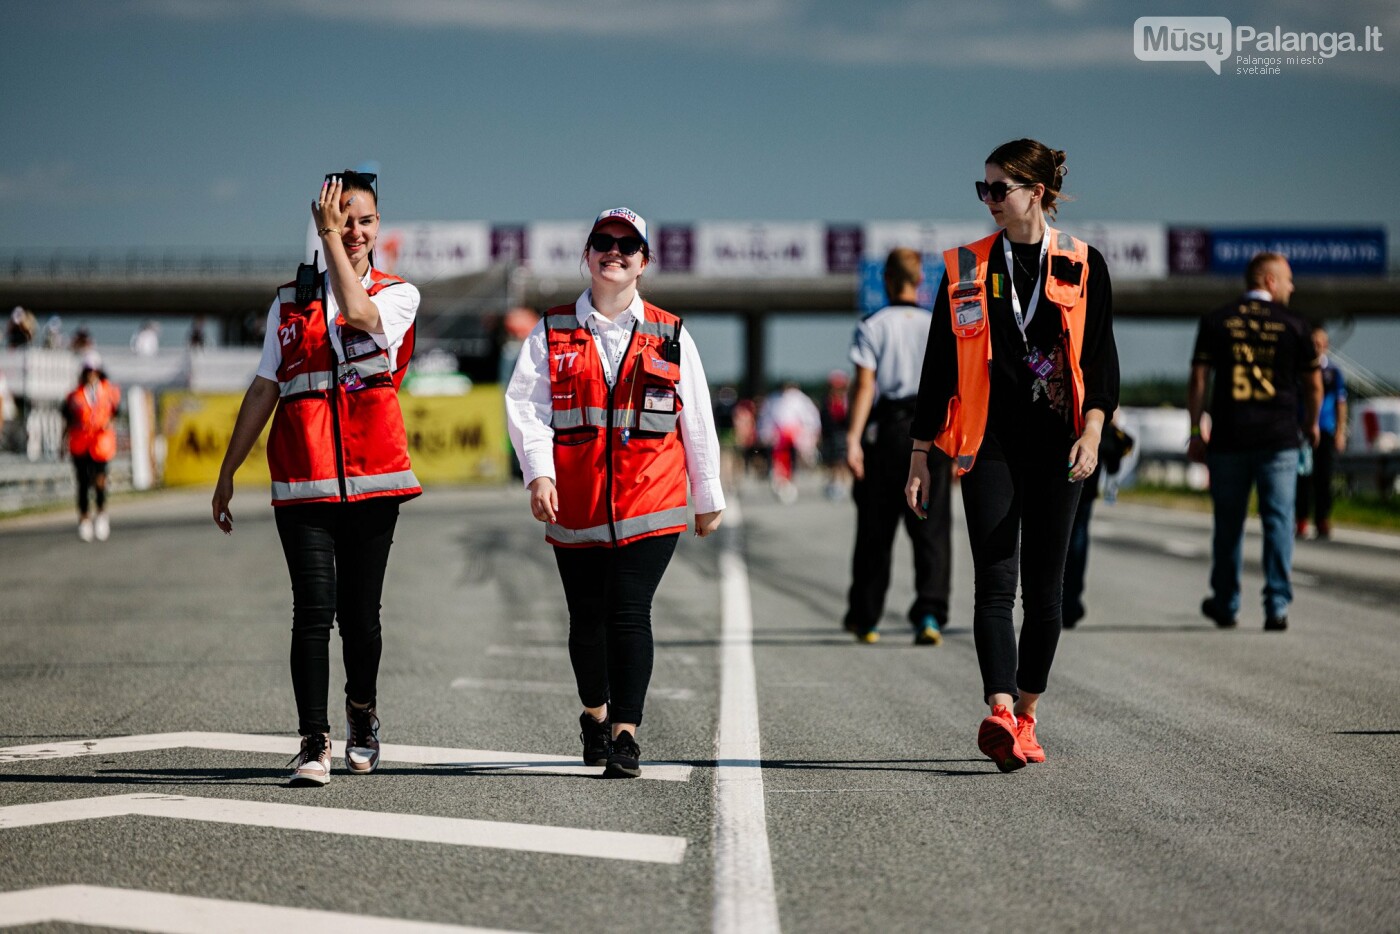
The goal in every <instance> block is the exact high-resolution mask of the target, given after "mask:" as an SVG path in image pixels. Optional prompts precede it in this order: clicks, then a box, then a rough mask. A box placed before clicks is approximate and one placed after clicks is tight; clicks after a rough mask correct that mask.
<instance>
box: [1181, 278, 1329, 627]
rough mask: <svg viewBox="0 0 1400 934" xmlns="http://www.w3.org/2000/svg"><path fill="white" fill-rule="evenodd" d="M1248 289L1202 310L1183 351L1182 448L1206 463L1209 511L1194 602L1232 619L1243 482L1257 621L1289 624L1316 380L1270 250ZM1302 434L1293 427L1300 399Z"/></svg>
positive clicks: (1287, 281) (1300, 324) (1224, 622)
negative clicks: (1253, 523)
mask: <svg viewBox="0 0 1400 934" xmlns="http://www.w3.org/2000/svg"><path fill="white" fill-rule="evenodd" d="M1245 282H1246V284H1247V285H1248V288H1249V291H1247V292H1245V293H1244V295H1243V296H1241V297H1240V299H1239V300H1238V301H1235V302H1231V303H1230V304H1228V305H1226V306H1224V307H1222V308H1219V309H1217V310H1215V311H1213V312H1211V313H1210V314H1208V315H1206V316H1205V317H1204V318H1202V319H1201V326H1200V330H1199V331H1197V333H1196V349H1195V352H1194V353H1193V354H1192V357H1191V380H1190V383H1189V384H1188V387H1187V402H1186V406H1187V408H1188V409H1189V410H1190V413H1191V441H1190V444H1189V446H1188V448H1187V456H1188V457H1189V458H1190V459H1191V460H1193V461H1195V462H1197V463H1204V464H1208V465H1209V467H1210V495H1211V502H1212V503H1213V505H1214V511H1215V532H1214V537H1213V541H1212V545H1211V569H1210V586H1211V596H1209V597H1207V598H1206V599H1205V600H1204V601H1203V602H1202V603H1201V612H1202V613H1203V614H1205V615H1206V616H1208V617H1209V618H1211V619H1213V620H1214V621H1215V623H1216V625H1218V626H1220V627H1222V628H1228V627H1231V626H1234V625H1235V624H1236V618H1235V614H1236V613H1237V612H1238V611H1239V605H1240V569H1241V565H1242V563H1243V557H1244V554H1243V544H1244V520H1245V513H1246V511H1247V510H1248V508H1249V492H1250V488H1251V487H1257V489H1258V491H1259V517H1260V519H1261V520H1262V522H1263V526H1264V628H1265V629H1266V630H1270V631H1280V630H1283V629H1287V628H1288V605H1289V604H1290V603H1291V602H1292V601H1293V586H1292V581H1291V575H1292V564H1293V507H1294V502H1295V498H1296V495H1297V478H1298V448H1299V445H1300V444H1314V445H1315V444H1316V443H1317V437H1318V427H1317V416H1318V406H1319V404H1320V403H1321V399H1322V380H1321V378H1320V376H1319V374H1318V369H1317V353H1316V351H1315V350H1314V348H1313V343H1312V337H1311V334H1310V330H1311V329H1310V328H1309V326H1308V323H1307V322H1306V321H1305V320H1303V318H1302V317H1300V316H1299V315H1296V314H1294V313H1292V312H1291V311H1289V310H1288V307H1287V306H1288V300H1289V298H1290V297H1291V296H1292V294H1293V272H1292V270H1291V269H1290V268H1289V266H1288V260H1287V259H1286V258H1284V257H1283V256H1282V255H1280V254H1278V253H1260V254H1258V255H1256V256H1255V257H1254V258H1253V259H1252V260H1250V263H1249V268H1248V269H1247V270H1246V272H1245ZM1211 375H1213V376H1214V384H1215V385H1214V391H1213V392H1212V394H1211V401H1210V417H1211V421H1210V424H1211V430H1210V436H1209V438H1208V439H1207V438H1205V437H1203V436H1202V434H1201V413H1202V411H1203V409H1204V407H1205V399H1206V383H1207V380H1208V378H1209V377H1210V376H1211ZM1300 401H1301V402H1302V411H1303V413H1304V417H1303V425H1304V426H1305V427H1304V431H1305V432H1306V433H1307V437H1306V438H1299V436H1298V421H1297V419H1298V411H1299V402H1300Z"/></svg>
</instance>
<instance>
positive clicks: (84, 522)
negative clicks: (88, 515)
mask: <svg viewBox="0 0 1400 934" xmlns="http://www.w3.org/2000/svg"><path fill="white" fill-rule="evenodd" d="M78 537H79V538H81V539H82V540H83V541H85V542H90V541H92V520H91V519H79V520H78Z"/></svg>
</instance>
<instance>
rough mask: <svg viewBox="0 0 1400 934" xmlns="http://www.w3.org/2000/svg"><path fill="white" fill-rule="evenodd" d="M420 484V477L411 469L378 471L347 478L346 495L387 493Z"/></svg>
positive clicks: (410, 488)
mask: <svg viewBox="0 0 1400 934" xmlns="http://www.w3.org/2000/svg"><path fill="white" fill-rule="evenodd" d="M418 486H419V483H418V478H417V477H415V476H414V475H413V471H411V470H400V471H399V472H397V473H377V474H370V475H368V476H363V477H346V478H345V495H346V496H361V495H363V494H365V493H387V492H389V491H390V490H412V489H416V488H417V487H418Z"/></svg>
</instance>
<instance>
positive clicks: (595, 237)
mask: <svg viewBox="0 0 1400 934" xmlns="http://www.w3.org/2000/svg"><path fill="white" fill-rule="evenodd" d="M645 245H646V241H645V240H643V239H642V238H641V237H631V236H628V237H614V236H613V235H612V234H605V233H593V234H589V235H588V247H589V249H591V250H593V251H594V252H597V253H610V252H612V248H613V246H616V247H617V251H618V252H619V253H621V254H622V255H623V256H631V255H633V254H634V253H636V252H637V251H638V250H640V249H641V248H642V247H643V246H645Z"/></svg>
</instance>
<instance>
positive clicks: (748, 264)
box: [693, 221, 826, 279]
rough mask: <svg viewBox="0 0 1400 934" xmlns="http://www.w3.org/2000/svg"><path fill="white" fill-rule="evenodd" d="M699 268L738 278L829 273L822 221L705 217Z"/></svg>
mask: <svg viewBox="0 0 1400 934" xmlns="http://www.w3.org/2000/svg"><path fill="white" fill-rule="evenodd" d="M693 263H694V270H695V272H696V273H697V274H698V275H701V276H715V277H721V278H724V277H727V278H735V279H767V278H793V279H806V278H811V277H813V276H821V275H825V274H826V225H825V224H823V223H821V222H820V221H784V222H772V223H764V222H755V223H744V222H742V221H735V222H725V221H703V222H700V223H697V224H696V225H695V254H694V257H693Z"/></svg>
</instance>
